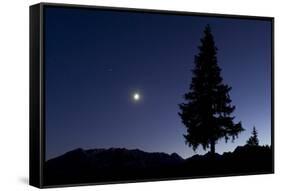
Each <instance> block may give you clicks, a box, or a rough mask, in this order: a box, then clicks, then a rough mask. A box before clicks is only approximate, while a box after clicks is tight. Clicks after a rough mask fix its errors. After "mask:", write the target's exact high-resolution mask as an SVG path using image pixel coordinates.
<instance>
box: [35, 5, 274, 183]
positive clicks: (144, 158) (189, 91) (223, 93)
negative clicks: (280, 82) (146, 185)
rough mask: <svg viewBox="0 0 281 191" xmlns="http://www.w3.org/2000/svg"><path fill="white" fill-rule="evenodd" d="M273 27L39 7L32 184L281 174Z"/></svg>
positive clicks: (235, 20)
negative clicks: (280, 168) (276, 149)
mask: <svg viewBox="0 0 281 191" xmlns="http://www.w3.org/2000/svg"><path fill="white" fill-rule="evenodd" d="M273 43H274V19H273V18H271V17H258V16H241V15H223V14H210V13H189V12H178V11H166V10H165V11H164V10H146V9H129V8H113V7H96V6H84V5H83V6H82V5H67V4H50V3H40V4H36V5H33V6H31V7H30V184H31V185H33V186H36V187H39V188H48V187H60V186H74V185H90V184H108V183H127V182H140V181H160V180H175V179H186V178H200V177H218V176H219V177H221V176H236V175H254V174H269V173H273V172H274V97H273V96H274V90H273V84H274V82H273V79H274V78H273V75H274V64H273V62H274V45H273Z"/></svg>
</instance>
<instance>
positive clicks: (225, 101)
mask: <svg viewBox="0 0 281 191" xmlns="http://www.w3.org/2000/svg"><path fill="white" fill-rule="evenodd" d="M198 48H199V54H198V55H196V56H195V60H194V62H195V68H194V70H193V78H192V82H191V84H190V87H189V90H190V91H189V93H185V94H184V99H185V101H186V103H181V104H179V107H180V110H181V111H180V112H179V113H178V114H179V116H180V117H181V119H182V122H183V124H184V125H185V127H186V130H187V134H185V135H184V138H185V143H186V144H188V145H189V146H192V148H193V150H194V151H195V150H196V149H197V147H198V146H199V145H201V146H202V147H203V149H204V150H206V149H207V148H210V151H211V153H213V154H214V153H215V145H216V143H217V141H218V140H219V139H221V138H225V141H226V142H227V141H228V140H229V138H232V141H234V140H235V138H237V137H238V134H239V133H240V132H241V131H243V130H244V129H243V128H242V125H241V122H239V123H234V122H233V119H234V117H233V116H232V115H231V114H232V112H233V111H234V110H235V106H232V105H231V102H232V100H231V99H230V96H229V91H230V90H231V87H230V86H228V85H225V84H224V83H223V79H222V77H221V76H220V72H221V69H220V68H219V66H218V64H217V57H216V55H217V48H216V46H215V42H214V39H213V35H212V33H211V28H210V26H209V25H207V26H206V27H205V30H204V37H203V38H202V39H201V45H200V46H199V47H198Z"/></svg>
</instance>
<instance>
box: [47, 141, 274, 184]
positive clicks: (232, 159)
mask: <svg viewBox="0 0 281 191" xmlns="http://www.w3.org/2000/svg"><path fill="white" fill-rule="evenodd" d="M272 171H273V168H272V150H271V147H269V146H249V145H245V146H239V147H237V148H236V149H235V150H234V151H233V152H226V153H223V154H222V155H220V154H217V153H215V154H214V153H211V152H208V153H207V154H205V155H194V156H192V157H190V158H187V159H183V158H181V157H180V156H179V155H178V154H176V153H173V154H170V155H169V154H166V153H160V152H152V153H149V152H145V151H142V150H139V149H133V150H128V149H125V148H110V149H88V150H84V149H81V148H79V149H75V150H72V151H69V152H67V153H65V154H63V155H61V156H59V157H56V158H53V159H50V160H48V161H47V162H46V163H45V165H44V173H45V176H44V177H45V180H44V181H45V182H46V184H48V185H55V184H75V183H90V182H92V183H98V182H113V181H135V180H148V179H161V178H162V179H163V178H164V179H165V178H182V177H187V178H188V177H194V176H211V175H214V176H218V175H220V176H223V175H228V174H231V175H234V174H255V173H272Z"/></svg>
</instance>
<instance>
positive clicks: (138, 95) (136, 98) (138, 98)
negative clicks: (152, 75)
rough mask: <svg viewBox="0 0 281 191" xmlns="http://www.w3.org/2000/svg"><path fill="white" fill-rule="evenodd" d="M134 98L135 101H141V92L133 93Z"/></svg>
mask: <svg viewBox="0 0 281 191" xmlns="http://www.w3.org/2000/svg"><path fill="white" fill-rule="evenodd" d="M133 99H134V101H139V100H140V94H139V93H134V94H133Z"/></svg>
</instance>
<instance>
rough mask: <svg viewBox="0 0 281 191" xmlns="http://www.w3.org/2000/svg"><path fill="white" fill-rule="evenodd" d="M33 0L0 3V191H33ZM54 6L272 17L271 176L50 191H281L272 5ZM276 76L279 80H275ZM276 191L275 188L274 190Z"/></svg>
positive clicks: (135, 1) (276, 12)
mask: <svg viewBox="0 0 281 191" xmlns="http://www.w3.org/2000/svg"><path fill="white" fill-rule="evenodd" d="M38 2H39V1H36V0H27V1H26V0H17V1H16V0H7V1H1V4H0V190H3V191H9V190H13V191H17V190H18V191H23V190H30V191H32V190H36V188H33V187H31V186H29V185H28V152H29V151H28V138H29V136H28V128H29V127H28V125H29V114H28V113H29V110H28V107H29V102H28V100H29V97H28V96H29V5H32V4H35V3H38ZM52 2H57V3H73V4H75V3H76V4H86V5H87V4H88V5H104V6H118V7H133V8H151V9H167V10H181V11H192V12H209V13H225V14H244V15H259V16H273V17H275V74H276V75H275V98H276V99H275V118H276V121H275V148H276V157H275V161H276V173H275V174H274V175H256V176H243V177H228V178H208V179H194V180H178V181H164V182H163V181H162V182H153V183H131V184H115V185H102V186H84V187H73V188H62V189H55V190H71V191H75V190H79V191H80V190H82V191H84V190H99V191H113V190H114V191H115V190H125V191H129V190H130V191H131V190H160V189H161V190H177V191H180V190H198V191H200V190H208V191H212V190H216V191H220V190H224V191H225V190H227V191H237V190H246V189H247V190H255V191H259V190H263V191H264V190H280V188H281V183H280V182H281V174H280V173H281V169H280V168H281V166H280V160H281V156H280V155H281V150H280V145H281V136H280V135H281V134H280V133H281V131H280V125H281V118H280V117H281V116H280V112H281V107H280V106H281V105H280V99H278V98H280V97H281V89H280V85H279V83H280V82H281V66H280V57H279V53H280V50H281V47H280V46H281V42H280V36H279V35H280V34H281V21H280V19H281V11H280V7H281V6H280V5H278V4H279V1H278V0H263V1H261V0H255V1H253V0H233V1H225V0H211V1H208V0H205V1H204V0H192V1H191V0H79V1H74V0H53V1H52ZM278 74H280V75H278ZM278 187H279V188H278Z"/></svg>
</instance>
